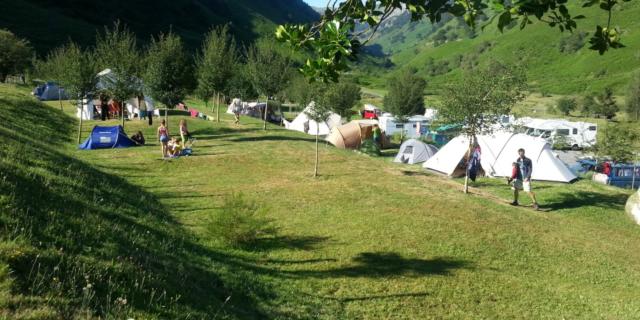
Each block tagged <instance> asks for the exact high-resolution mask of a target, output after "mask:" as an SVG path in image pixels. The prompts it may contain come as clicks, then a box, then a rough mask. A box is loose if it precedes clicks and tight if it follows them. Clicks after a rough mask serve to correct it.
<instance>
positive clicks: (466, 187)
mask: <svg viewBox="0 0 640 320" xmlns="http://www.w3.org/2000/svg"><path fill="white" fill-rule="evenodd" d="M473 139H474V138H470V139H469V140H470V141H469V149H468V150H467V162H466V165H465V166H464V190H463V191H464V193H469V170H467V168H468V167H469V161H471V148H473V144H474V140H473Z"/></svg>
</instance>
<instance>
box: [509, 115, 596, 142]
mask: <svg viewBox="0 0 640 320" xmlns="http://www.w3.org/2000/svg"><path fill="white" fill-rule="evenodd" d="M517 123H518V124H519V125H520V126H522V128H523V129H524V133H526V134H528V135H531V136H536V137H541V138H544V139H546V140H547V141H548V142H549V143H551V144H554V143H555V142H557V141H559V140H560V139H565V141H566V143H567V144H568V145H569V146H571V148H572V149H580V148H586V147H591V146H593V145H595V143H596V134H597V133H598V126H597V125H596V124H595V123H590V122H572V121H567V120H564V119H534V118H521V119H518V121H517Z"/></svg>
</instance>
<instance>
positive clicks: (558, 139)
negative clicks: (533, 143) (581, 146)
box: [553, 136, 571, 150]
mask: <svg viewBox="0 0 640 320" xmlns="http://www.w3.org/2000/svg"><path fill="white" fill-rule="evenodd" d="M570 148H571V146H570V145H569V141H568V139H567V137H565V136H555V138H554V139H553V149H554V150H567V149H570Z"/></svg>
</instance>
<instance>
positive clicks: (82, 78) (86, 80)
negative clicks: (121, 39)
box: [44, 42, 98, 143]
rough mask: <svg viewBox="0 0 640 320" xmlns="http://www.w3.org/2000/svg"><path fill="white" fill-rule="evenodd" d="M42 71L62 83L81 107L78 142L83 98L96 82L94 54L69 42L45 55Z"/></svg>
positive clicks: (86, 96)
mask: <svg viewBox="0 0 640 320" xmlns="http://www.w3.org/2000/svg"><path fill="white" fill-rule="evenodd" d="M44 73H45V75H46V76H48V77H50V78H52V79H55V80H56V81H57V82H58V83H60V84H61V85H63V86H64V88H65V90H66V92H67V93H68V94H69V95H70V96H71V97H73V98H75V101H76V104H77V107H78V108H80V109H81V115H80V121H79V124H78V143H80V139H81V134H82V118H83V117H82V108H83V99H85V98H87V99H88V95H89V93H91V92H93V91H94V90H95V88H96V83H97V77H96V73H98V65H97V62H96V58H95V55H94V54H93V53H92V52H91V51H89V50H83V49H82V48H80V47H79V46H78V45H77V44H75V43H73V42H71V43H69V44H67V45H64V46H62V47H60V48H57V49H55V50H53V51H52V52H51V53H50V54H49V55H48V56H47V59H46V62H45V66H44Z"/></svg>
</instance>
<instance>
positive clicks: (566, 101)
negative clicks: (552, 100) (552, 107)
mask: <svg viewBox="0 0 640 320" xmlns="http://www.w3.org/2000/svg"><path fill="white" fill-rule="evenodd" d="M556 107H557V108H558V111H560V112H562V114H564V115H565V116H568V115H569V113H571V111H573V110H575V109H576V108H577V107H578V104H577V103H576V100H575V99H572V98H561V99H560V100H558V105H557V106H556Z"/></svg>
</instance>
